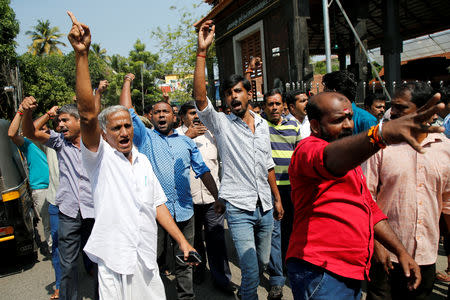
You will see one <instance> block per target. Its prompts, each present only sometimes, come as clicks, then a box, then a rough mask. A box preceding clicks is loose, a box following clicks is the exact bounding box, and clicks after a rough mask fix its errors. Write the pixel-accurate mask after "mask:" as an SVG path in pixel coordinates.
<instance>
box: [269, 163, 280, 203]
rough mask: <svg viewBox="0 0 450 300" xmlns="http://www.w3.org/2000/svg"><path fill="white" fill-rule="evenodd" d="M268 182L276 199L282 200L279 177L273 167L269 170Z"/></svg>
mask: <svg viewBox="0 0 450 300" xmlns="http://www.w3.org/2000/svg"><path fill="white" fill-rule="evenodd" d="M268 182H269V186H270V190H271V191H272V194H273V197H274V198H275V201H281V196H280V191H279V190H278V186H277V178H276V175H275V170H274V169H273V168H272V169H270V170H269V175H268Z"/></svg>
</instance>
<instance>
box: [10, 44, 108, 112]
mask: <svg viewBox="0 0 450 300" xmlns="http://www.w3.org/2000/svg"><path fill="white" fill-rule="evenodd" d="M19 64H20V70H21V76H22V81H23V94H24V96H33V97H35V98H36V100H37V101H38V103H39V107H38V109H37V112H36V114H42V113H45V112H46V111H47V110H48V109H50V108H51V107H52V106H54V105H59V106H61V105H64V104H67V103H72V101H73V96H74V95H75V80H76V78H75V76H76V74H75V54H74V52H71V53H69V54H67V55H58V54H50V55H46V56H33V55H31V54H30V53H25V54H23V55H21V56H20V57H19ZM89 70H90V75H91V80H92V84H93V88H96V87H97V86H98V83H99V82H100V80H103V79H108V80H109V79H110V78H111V77H112V76H113V73H112V69H111V68H110V67H109V66H108V65H107V64H106V63H105V62H104V61H103V60H101V59H100V58H98V57H97V56H96V55H90V56H89ZM105 96H106V95H105ZM105 101H106V100H105ZM107 102H113V101H112V100H110V99H109V98H108V101H107Z"/></svg>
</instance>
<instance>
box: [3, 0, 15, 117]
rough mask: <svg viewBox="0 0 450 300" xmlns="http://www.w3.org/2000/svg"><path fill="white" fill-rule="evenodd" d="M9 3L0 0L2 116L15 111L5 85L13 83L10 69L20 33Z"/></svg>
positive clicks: (9, 114) (7, 0)
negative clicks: (16, 39)
mask: <svg viewBox="0 0 450 300" xmlns="http://www.w3.org/2000/svg"><path fill="white" fill-rule="evenodd" d="M9 3H10V1H9V0H1V1H0V88H1V90H0V118H8V116H11V115H12V114H13V113H14V107H13V106H14V105H13V101H12V97H11V96H8V94H6V93H5V92H3V87H4V86H9V85H12V84H13V82H12V78H11V77H10V70H11V69H12V68H13V67H14V65H15V59H16V52H15V47H16V42H15V41H14V38H15V37H16V35H17V34H18V33H19V22H17V20H16V15H15V13H14V10H12V8H11V7H10V6H9Z"/></svg>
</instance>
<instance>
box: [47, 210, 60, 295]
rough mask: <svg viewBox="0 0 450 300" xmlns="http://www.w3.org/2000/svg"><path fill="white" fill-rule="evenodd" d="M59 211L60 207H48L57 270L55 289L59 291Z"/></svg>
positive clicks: (53, 254) (53, 260)
mask: <svg viewBox="0 0 450 300" xmlns="http://www.w3.org/2000/svg"><path fill="white" fill-rule="evenodd" d="M58 213H59V209H58V206H56V205H53V204H50V203H49V205H48V214H49V215H50V234H51V235H52V240H53V243H52V264H53V269H54V270H55V289H57V290H59V287H60V285H61V265H60V263H59V250H58V223H59V218H58Z"/></svg>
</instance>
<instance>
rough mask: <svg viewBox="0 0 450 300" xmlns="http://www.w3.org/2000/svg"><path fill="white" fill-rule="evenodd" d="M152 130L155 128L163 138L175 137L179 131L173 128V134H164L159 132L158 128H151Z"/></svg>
mask: <svg viewBox="0 0 450 300" xmlns="http://www.w3.org/2000/svg"><path fill="white" fill-rule="evenodd" d="M150 130H153V131H154V132H155V133H156V134H158V135H159V136H160V137H162V138H170V137H175V136H178V131H177V129H173V133H172V134H170V135H169V134H162V133H161V132H159V131H158V130H156V129H154V128H153V129H150Z"/></svg>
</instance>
